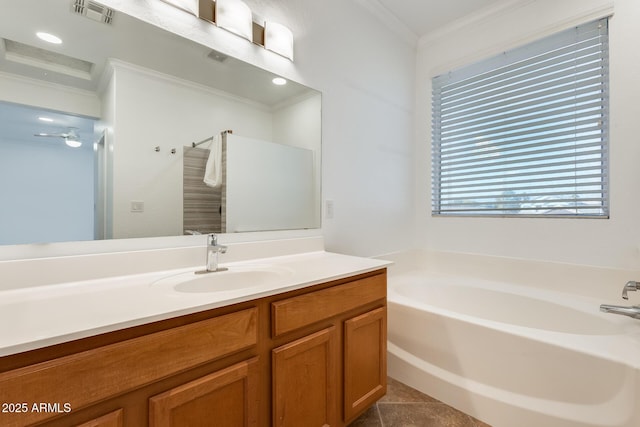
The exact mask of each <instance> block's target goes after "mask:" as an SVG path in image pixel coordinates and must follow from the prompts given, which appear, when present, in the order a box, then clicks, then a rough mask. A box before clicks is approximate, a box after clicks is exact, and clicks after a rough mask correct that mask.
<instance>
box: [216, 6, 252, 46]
mask: <svg viewBox="0 0 640 427" xmlns="http://www.w3.org/2000/svg"><path fill="white" fill-rule="evenodd" d="M215 16H216V18H215V20H216V25H218V27H220V28H224V29H225V30H227V31H231V32H232V33H234V34H237V35H239V36H240V37H244V38H245V39H247V40H249V41H253V15H252V14H251V9H249V6H247V5H246V4H245V3H244V2H243V1H241V0H216V15H215Z"/></svg>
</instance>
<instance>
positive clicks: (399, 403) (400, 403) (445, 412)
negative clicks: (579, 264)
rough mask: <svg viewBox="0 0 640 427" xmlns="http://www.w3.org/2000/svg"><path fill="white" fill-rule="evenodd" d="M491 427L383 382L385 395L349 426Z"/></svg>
mask: <svg viewBox="0 0 640 427" xmlns="http://www.w3.org/2000/svg"><path fill="white" fill-rule="evenodd" d="M402 426H420V427H423V426H424V427H441V426H442V427H444V426H455V427H491V426H489V425H488V424H485V423H483V422H482V421H479V420H476V419H475V418H473V417H471V416H469V415H466V414H464V413H462V412H460V411H458V410H456V409H454V408H452V407H450V406H448V405H445V404H444V403H442V402H440V401H439V400H436V399H434V398H432V397H430V396H427V395H426V394H423V393H420V392H419V391H417V390H415V389H413V388H411V387H409V386H407V385H405V384H403V383H401V382H399V381H396V380H394V379H393V378H388V380H387V394H386V396H384V397H383V398H382V399H380V400H379V401H378V402H377V403H376V404H375V405H373V406H372V407H371V408H369V409H368V410H367V412H365V413H364V414H362V415H361V416H360V417H359V418H357V419H356V420H355V421H353V422H352V423H351V424H349V427H402Z"/></svg>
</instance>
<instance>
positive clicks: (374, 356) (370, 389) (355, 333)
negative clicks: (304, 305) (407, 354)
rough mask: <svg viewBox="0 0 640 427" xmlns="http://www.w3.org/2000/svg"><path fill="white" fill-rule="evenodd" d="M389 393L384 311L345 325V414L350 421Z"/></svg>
mask: <svg viewBox="0 0 640 427" xmlns="http://www.w3.org/2000/svg"><path fill="white" fill-rule="evenodd" d="M386 391H387V317H386V308H385V307H381V308H378V309H376V310H372V311H369V312H367V313H365V314H362V315H360V316H357V317H354V318H352V319H349V320H347V321H346V322H345V324H344V413H345V419H346V421H350V420H351V419H353V418H355V417H356V416H357V415H359V414H360V413H362V412H363V411H364V410H365V409H367V408H368V407H369V406H371V405H372V404H373V403H375V402H376V400H378V399H379V398H381V397H382V396H383V395H384V394H385V393H386Z"/></svg>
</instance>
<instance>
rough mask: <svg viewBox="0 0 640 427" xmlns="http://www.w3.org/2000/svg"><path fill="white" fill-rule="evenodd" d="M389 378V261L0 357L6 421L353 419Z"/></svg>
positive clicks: (305, 422)
mask: <svg viewBox="0 0 640 427" xmlns="http://www.w3.org/2000/svg"><path fill="white" fill-rule="evenodd" d="M385 379H386V270H385V269H382V270H378V271H374V272H370V273H365V274H361V275H358V276H355V277H351V278H344V279H340V280H336V281H333V282H328V283H322V284H318V285H314V286H310V287H307V288H304V289H299V290H294V291H289V292H285V293H282V294H278V295H273V296H269V297H264V298H260V299H256V300H252V301H247V302H243V303H239V304H235V305H232V306H227V307H222V308H218V309H213V310H207V311H202V312H199V313H194V314H190V315H185V316H181V317H176V318H173V319H167V320H163V321H159V322H154V323H149V324H146V325H141V326H136V327H133V328H128V329H123V330H119V331H114V332H109V333H106V334H102V335H96V336H92V337H88V338H84V339H80V340H76V341H72V342H68V343H64V344H59V345H55V346H51V347H46V348H41V349H37V350H33V351H29V352H26V353H21V354H15V355H11V356H5V357H0V402H6V403H7V404H12V406H11V407H7V409H11V410H12V411H6V412H0V425H1V426H3V427H22V426H28V425H35V424H37V425H39V426H44V427H68V426H76V427H129V426H131V427H144V426H151V427H168V426H180V427H199V426H210V425H215V426H222V427H226V426H229V427H236V426H238V427H249V426H269V425H275V426H294V427H298V426H305V427H306V426H318V427H320V426H339V427H342V426H345V425H346V424H347V423H348V422H349V421H351V420H352V419H353V418H355V417H356V416H358V415H359V414H360V413H362V412H363V411H364V410H366V408H367V407H368V406H369V405H371V404H373V403H374V402H375V401H376V400H377V399H378V398H379V397H380V396H382V395H383V394H384V393H385V391H386V383H385ZM33 405H36V406H33ZM33 408H44V410H34V409H33Z"/></svg>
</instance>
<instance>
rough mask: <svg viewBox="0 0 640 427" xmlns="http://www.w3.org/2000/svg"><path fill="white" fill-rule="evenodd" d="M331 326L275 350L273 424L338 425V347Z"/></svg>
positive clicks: (289, 426)
mask: <svg viewBox="0 0 640 427" xmlns="http://www.w3.org/2000/svg"><path fill="white" fill-rule="evenodd" d="M337 344H338V343H337V334H336V328H335V327H334V326H331V327H329V328H327V329H323V330H321V331H319V332H316V333H314V334H311V335H308V336H305V337H303V338H300V339H298V340H295V341H293V342H291V343H289V344H286V345H283V346H281V347H278V348H276V349H274V350H273V359H272V360H273V425H274V426H277V427H299V426H309V427H313V426H315V427H321V426H335V425H338V403H339V401H338V393H337V390H336V386H337V382H338V370H337V367H338V362H339V361H338V353H337V352H336V351H337V350H338V346H337Z"/></svg>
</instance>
